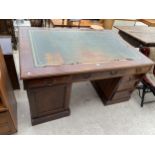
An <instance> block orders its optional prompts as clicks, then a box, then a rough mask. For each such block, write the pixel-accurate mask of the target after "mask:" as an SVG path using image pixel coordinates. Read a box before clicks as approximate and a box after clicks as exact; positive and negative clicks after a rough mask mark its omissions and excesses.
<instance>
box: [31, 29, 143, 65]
mask: <svg viewBox="0 0 155 155" xmlns="http://www.w3.org/2000/svg"><path fill="white" fill-rule="evenodd" d="M29 36H30V42H31V47H32V53H33V59H34V62H35V66H36V67H43V66H50V65H69V64H73V65H74V64H85V63H88V64H89V63H104V62H107V61H124V60H131V61H132V60H136V59H139V58H140V57H141V55H140V54H139V53H138V52H137V51H135V50H134V49H133V48H131V47H130V48H129V47H128V46H127V45H126V44H125V43H124V42H123V41H122V40H120V38H119V37H118V35H117V34H115V33H114V32H112V31H88V30H76V29H75V30H74V29H73V30H72V29H70V30H66V29H65V30H63V29H62V30H29Z"/></svg>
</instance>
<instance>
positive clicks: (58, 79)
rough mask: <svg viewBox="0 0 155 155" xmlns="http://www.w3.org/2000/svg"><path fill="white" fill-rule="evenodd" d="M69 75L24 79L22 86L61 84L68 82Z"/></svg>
mask: <svg viewBox="0 0 155 155" xmlns="http://www.w3.org/2000/svg"><path fill="white" fill-rule="evenodd" d="M70 79H71V77H70V76H60V77H52V78H42V79H32V80H25V81H24V88H25V89H27V88H37V87H48V86H53V85H55V84H63V83H68V82H70Z"/></svg>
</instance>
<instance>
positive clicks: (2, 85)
mask: <svg viewBox="0 0 155 155" xmlns="http://www.w3.org/2000/svg"><path fill="white" fill-rule="evenodd" d="M0 105H1V110H2V108H3V111H1V112H0V134H11V133H15V132H16V131H17V103H16V99H15V96H14V92H13V89H12V86H11V82H10V79H9V76H8V71H7V68H6V64H5V60H4V56H3V54H2V51H1V49H0Z"/></svg>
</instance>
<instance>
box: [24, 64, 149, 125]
mask: <svg viewBox="0 0 155 155" xmlns="http://www.w3.org/2000/svg"><path fill="white" fill-rule="evenodd" d="M149 69H150V67H144V68H143V69H140V68H134V69H128V70H118V71H115V72H111V71H104V72H93V73H81V74H75V75H66V76H58V77H51V78H50V77H49V78H41V79H30V80H24V88H25V89H26V90H27V94H28V99H29V104H30V111H31V120H32V125H36V124H39V123H43V122H46V121H49V120H53V119H57V118H61V117H65V116H68V115H70V109H69V99H70V93H71V86H72V83H73V82H79V81H91V82H92V84H93V86H94V88H95V89H96V91H97V93H98V94H99V97H100V98H101V99H102V101H103V103H104V104H105V105H108V104H113V103H118V102H122V101H127V100H128V99H129V98H130V96H131V93H132V92H133V90H134V89H135V86H136V85H137V84H138V82H139V81H140V80H141V78H142V76H143V75H144V73H145V72H147V71H149ZM129 73H133V74H129ZM134 73H135V74H134ZM121 74H123V75H124V76H121ZM77 102H78V101H77Z"/></svg>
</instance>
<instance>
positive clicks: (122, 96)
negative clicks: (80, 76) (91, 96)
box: [92, 75, 143, 105]
mask: <svg viewBox="0 0 155 155" xmlns="http://www.w3.org/2000/svg"><path fill="white" fill-rule="evenodd" d="M142 76H143V75H130V76H125V77H118V78H112V79H104V80H95V81H92V84H93V86H94V88H95V89H96V91H97V93H98V95H99V97H100V98H101V100H102V101H103V103H104V105H109V104H114V103H119V102H123V101H128V100H129V99H130V96H131V93H132V92H133V90H134V89H135V87H136V85H137V84H138V83H139V81H140V79H141V78H142Z"/></svg>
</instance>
